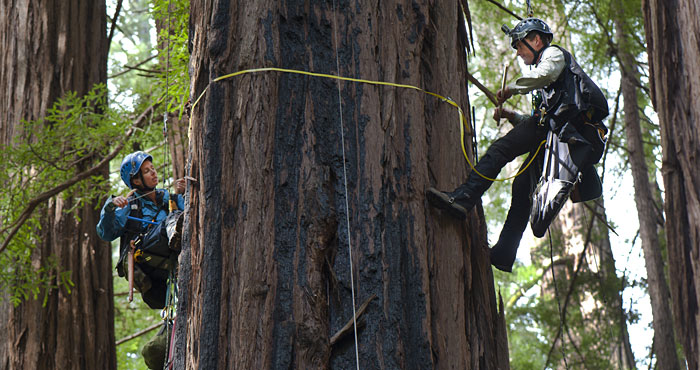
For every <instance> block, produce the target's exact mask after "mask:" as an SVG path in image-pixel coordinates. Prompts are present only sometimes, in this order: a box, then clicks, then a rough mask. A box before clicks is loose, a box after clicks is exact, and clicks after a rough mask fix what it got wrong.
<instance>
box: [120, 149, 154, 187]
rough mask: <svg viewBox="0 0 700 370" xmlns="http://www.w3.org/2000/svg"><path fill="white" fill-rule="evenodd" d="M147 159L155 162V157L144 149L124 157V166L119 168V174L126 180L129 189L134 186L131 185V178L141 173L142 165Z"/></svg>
mask: <svg viewBox="0 0 700 370" xmlns="http://www.w3.org/2000/svg"><path fill="white" fill-rule="evenodd" d="M146 160H149V161H151V162H153V157H152V156H151V155H150V154H148V153H146V152H142V151H138V152H133V153H131V154H129V155H127V156H126V157H124V160H123V161H122V166H121V168H120V169H119V174H120V175H121V177H122V181H124V184H126V186H128V187H129V189H133V188H134V187H133V186H132V185H131V178H132V177H133V176H136V175H137V174H138V173H139V171H140V170H141V165H142V164H143V162H144V161H146Z"/></svg>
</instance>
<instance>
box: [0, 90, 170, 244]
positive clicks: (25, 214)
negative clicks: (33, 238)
mask: <svg viewBox="0 0 700 370" xmlns="http://www.w3.org/2000/svg"><path fill="white" fill-rule="evenodd" d="M158 105H159V103H154V104H153V105H151V106H150V107H148V108H147V109H146V110H145V111H144V112H143V113H141V115H139V117H138V118H137V119H136V121H135V122H134V124H133V125H132V126H131V128H129V129H128V130H127V131H126V133H125V134H124V137H123V138H122V140H120V142H119V144H117V146H116V147H115V148H114V149H113V150H112V151H111V152H110V153H109V154H108V155H107V156H106V157H104V158H103V159H102V160H101V161H100V162H99V163H97V164H96V165H95V166H93V167H91V168H89V169H87V170H85V171H83V172H80V173H78V174H77V175H75V176H73V177H72V178H70V179H68V180H66V181H65V182H63V183H61V184H59V185H57V186H55V187H53V188H51V189H49V190H47V191H45V192H43V193H41V194H39V195H38V196H36V197H35V198H34V199H32V200H30V201H29V202H28V203H27V206H26V207H25V208H24V210H23V211H22V213H21V214H20V216H19V217H18V218H17V220H15V222H13V223H12V224H11V226H10V227H11V228H12V229H11V230H10V232H9V234H8V235H7V237H6V238H5V240H4V241H3V242H2V245H0V253H2V252H3V251H5V249H6V248H7V246H8V245H9V244H10V241H12V238H13V237H14V236H15V234H17V232H18V231H19V229H20V228H21V227H22V225H24V223H25V222H26V221H27V220H28V219H29V216H31V215H32V213H33V212H34V209H36V207H37V206H38V205H39V204H41V203H43V202H45V201H47V200H49V199H50V198H51V197H53V196H55V195H57V194H59V193H61V192H62V191H64V190H66V189H68V188H69V187H71V186H73V185H75V184H76V183H78V182H80V181H82V180H85V179H87V178H88V177H90V176H92V175H94V174H96V173H97V172H98V171H99V170H100V169H101V168H102V167H103V166H105V165H108V164H109V161H111V160H112V159H114V157H116V156H117V154H119V152H121V150H122V149H123V148H124V146H125V145H126V143H127V142H128V139H129V138H130V137H131V136H132V135H133V134H134V132H136V130H137V129H138V128H141V127H143V126H144V125H145V123H146V122H148V119H147V118H148V117H149V115H150V114H151V111H153V110H155V108H156V106H158Z"/></svg>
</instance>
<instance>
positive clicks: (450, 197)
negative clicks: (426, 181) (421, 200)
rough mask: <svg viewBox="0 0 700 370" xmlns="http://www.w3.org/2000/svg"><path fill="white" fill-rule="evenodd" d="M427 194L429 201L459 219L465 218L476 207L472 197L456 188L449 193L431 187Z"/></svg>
mask: <svg viewBox="0 0 700 370" xmlns="http://www.w3.org/2000/svg"><path fill="white" fill-rule="evenodd" d="M458 189H459V188H458ZM425 194H426V196H427V197H428V203H430V204H431V205H432V206H433V207H436V208H439V209H442V210H445V211H447V213H448V214H449V215H450V216H452V217H454V218H456V219H459V220H465V219H466V218H467V213H469V211H470V210H471V209H472V207H474V202H472V201H471V197H470V196H469V195H467V194H465V193H464V192H463V191H459V190H455V191H453V192H451V193H447V192H444V191H440V190H437V189H435V188H429V189H428V190H427V191H426V192H425Z"/></svg>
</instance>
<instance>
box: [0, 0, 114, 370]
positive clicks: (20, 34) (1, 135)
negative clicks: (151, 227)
mask: <svg viewBox="0 0 700 370" xmlns="http://www.w3.org/2000/svg"><path fill="white" fill-rule="evenodd" d="M3 8H4V9H5V10H4V11H3V12H2V13H0V29H1V30H2V31H3V32H2V34H3V36H2V39H1V40H0V55H2V65H3V68H2V69H1V70H0V88H1V90H0V100H1V101H2V103H3V107H5V108H4V110H3V113H2V114H3V119H2V121H1V123H0V139H1V142H2V144H3V145H7V144H8V143H9V142H10V140H11V139H12V138H13V137H16V136H20V135H24V134H23V133H21V132H19V129H18V127H19V123H20V120H22V119H26V120H36V119H39V118H41V117H42V116H43V115H44V114H45V112H46V110H47V109H48V108H49V107H51V105H52V104H53V103H54V102H55V101H56V99H57V98H58V97H60V96H61V95H63V94H64V93H66V92H68V91H75V92H77V93H78V94H84V93H86V92H87V91H89V90H90V89H91V88H92V87H93V86H94V84H96V83H105V82H106V71H107V44H106V19H105V12H106V8H105V2H104V1H89V2H85V1H82V2H81V1H76V0H70V1H55V0H54V1H35V0H16V1H11V2H10V4H5V5H4V6H3ZM98 160H99V158H95V159H94V160H89V161H85V162H84V163H83V166H85V167H84V168H79V169H77V170H78V171H77V172H81V169H82V170H84V169H87V168H90V166H91V165H92V164H94V163H97V161H98ZM107 170H108V169H107V168H106V167H105V168H104V170H103V171H101V173H102V174H103V175H104V176H107V174H108V172H107ZM75 202H76V200H74V199H72V198H71V197H62V196H57V197H55V198H52V200H50V201H49V202H48V204H46V205H44V206H43V207H41V209H37V210H36V211H35V212H42V213H43V216H42V218H43V221H42V226H43V229H42V231H41V232H40V234H41V236H42V239H41V241H40V242H39V245H37V247H36V249H35V250H34V251H33V252H32V253H33V254H32V258H33V259H34V260H35V261H36V264H37V265H39V264H45V263H46V261H47V259H48V258H50V257H52V256H53V257H55V258H56V260H57V262H58V265H59V268H60V269H61V271H70V272H71V274H70V279H71V280H72V281H73V283H75V286H74V287H73V288H72V290H71V293H69V292H68V291H67V290H66V289H65V288H64V287H60V288H58V289H52V290H50V291H49V292H48V299H47V301H46V305H45V306H44V305H42V303H43V302H42V299H41V298H42V296H40V298H39V299H38V300H35V299H29V300H27V301H24V302H22V303H21V304H20V305H19V306H18V307H12V305H11V304H9V302H7V301H4V303H3V306H4V307H2V308H1V309H2V311H3V312H4V314H3V316H2V322H0V330H2V332H3V336H2V340H0V347H1V348H2V349H1V350H0V354H5V355H6V356H2V359H1V360H0V369H115V368H116V354H115V348H114V326H113V319H114V306H113V301H112V278H111V276H112V273H111V250H110V248H109V245H108V244H107V243H104V242H102V241H100V240H99V238H98V237H97V235H96V232H95V225H96V223H97V220H98V218H99V211H96V210H95V206H96V204H95V203H96V202H97V200H92V201H88V202H87V204H86V205H85V206H83V207H79V208H77V209H76V210H73V211H70V212H68V210H70V209H72V207H73V205H74V204H75ZM54 284H57V285H60V282H59V281H55V282H54Z"/></svg>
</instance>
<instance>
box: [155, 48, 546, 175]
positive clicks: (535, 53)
mask: <svg viewBox="0 0 700 370" xmlns="http://www.w3.org/2000/svg"><path fill="white" fill-rule="evenodd" d="M520 42H522V43H524V44H525V46H527V48H528V49H530V51H531V52H532V55H533V56H534V59H533V61H534V62H535V63H534V64H535V65H537V64H538V63H539V62H540V61H539V59H540V53H542V50H544V47H542V48H540V50H537V51H536V50H535V49H534V48H533V47H532V46H531V45H530V43H529V42H528V41H527V38H523V39H522V40H520ZM142 181H143V180H142Z"/></svg>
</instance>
